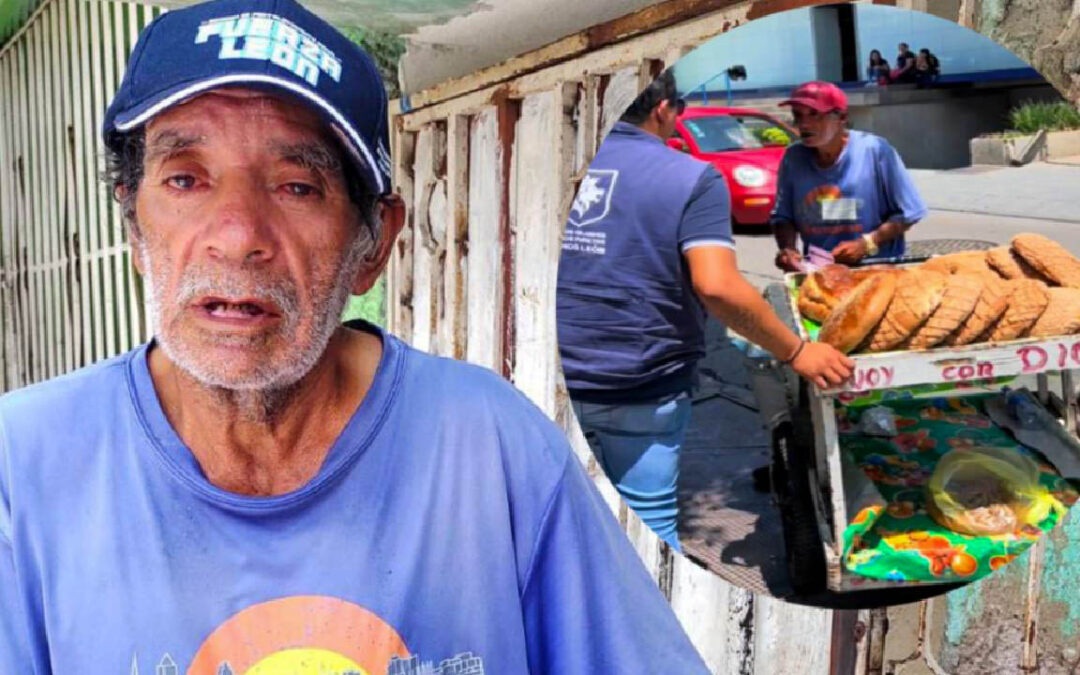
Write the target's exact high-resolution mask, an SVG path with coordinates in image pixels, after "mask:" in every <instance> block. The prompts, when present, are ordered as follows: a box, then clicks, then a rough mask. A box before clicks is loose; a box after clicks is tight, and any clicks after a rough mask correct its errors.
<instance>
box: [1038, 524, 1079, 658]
mask: <svg viewBox="0 0 1080 675" xmlns="http://www.w3.org/2000/svg"><path fill="white" fill-rule="evenodd" d="M1045 555H1046V564H1045V567H1044V568H1043V576H1042V587H1043V596H1042V601H1043V602H1044V603H1054V604H1056V605H1059V606H1060V607H1057V608H1055V609H1057V610H1058V611H1059V612H1061V619H1060V621H1058V622H1057V626H1056V628H1057V630H1059V631H1060V632H1061V635H1062V637H1063V638H1065V639H1066V640H1073V639H1074V638H1075V637H1076V636H1077V634H1078V633H1080V595H1078V594H1077V592H1076V575H1077V570H1080V519H1078V518H1076V517H1075V516H1070V517H1066V519H1065V521H1064V522H1063V523H1062V524H1061V525H1060V526H1059V527H1058V528H1057V529H1055V530H1054V532H1053V533H1051V534H1050V536H1049V537H1048V538H1047V542H1046V554H1045Z"/></svg>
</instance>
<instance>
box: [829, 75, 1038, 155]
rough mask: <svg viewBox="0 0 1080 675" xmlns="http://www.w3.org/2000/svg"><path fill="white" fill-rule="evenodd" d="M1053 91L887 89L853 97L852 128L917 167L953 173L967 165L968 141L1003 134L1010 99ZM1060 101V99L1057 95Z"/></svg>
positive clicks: (1024, 89) (1017, 88)
mask: <svg viewBox="0 0 1080 675" xmlns="http://www.w3.org/2000/svg"><path fill="white" fill-rule="evenodd" d="M1047 92H1049V93H1050V94H1052V93H1054V92H1053V88H1052V87H1050V86H1048V85H1045V86H1034V87H1016V88H1008V89H983V90H973V91H972V90H968V91H949V90H938V91H918V90H909V91H895V90H894V91H888V92H881V93H880V94H877V93H874V94H866V95H862V96H858V95H856V96H852V101H851V111H850V115H849V117H850V120H851V126H852V127H853V128H855V129H862V130H864V131H870V132H872V133H875V134H878V135H879V136H883V137H884V138H886V139H888V141H889V142H890V143H891V144H892V145H893V147H895V148H896V149H897V151H898V152H899V153H900V156H901V157H903V159H904V163H905V164H906V165H907V166H909V167H911V168H917V169H953V168H957V167H962V166H968V165H969V164H970V161H971V156H970V149H969V141H970V140H971V139H972V138H973V137H975V136H978V135H980V134H985V133H991V132H995V131H1003V130H1004V129H1005V128H1006V127H1007V126H1008V121H1007V114H1008V111H1009V108H1010V107H1011V106H1012V105H1013V103H1014V100H1016V99H1020V100H1026V99H1030V98H1042V97H1044V96H1046V95H1047ZM1059 98H1060V95H1059Z"/></svg>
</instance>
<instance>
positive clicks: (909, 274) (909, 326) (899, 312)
mask: <svg viewBox="0 0 1080 675" xmlns="http://www.w3.org/2000/svg"><path fill="white" fill-rule="evenodd" d="M882 276H885V275H882ZM894 278H895V279H896V295H895V296H894V297H893V301H892V302H891V303H890V304H889V309H888V311H887V312H885V316H883V317H882V318H881V322H880V323H879V324H878V325H877V326H875V327H874V329H873V330H872V331H870V334H869V335H868V336H867V338H866V348H867V351H871V352H883V351H886V350H889V349H892V348H893V347H895V346H896V345H898V344H900V343H901V342H903V341H904V340H905V339H906V338H907V337H908V336H909V335H911V334H912V333H914V332H915V330H916V329H917V328H918V327H919V326H921V325H922V324H923V322H925V321H926V319H927V318H928V317H929V316H930V315H931V314H932V313H933V312H934V310H935V309H937V306H938V305H939V304H941V298H942V296H944V294H945V284H946V282H947V281H948V279H949V275H947V274H945V273H943V272H935V271H933V270H918V271H913V270H908V271H905V272H904V273H903V274H900V275H895V276H894Z"/></svg>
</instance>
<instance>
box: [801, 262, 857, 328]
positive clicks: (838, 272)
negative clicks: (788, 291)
mask: <svg viewBox="0 0 1080 675" xmlns="http://www.w3.org/2000/svg"><path fill="white" fill-rule="evenodd" d="M858 285H859V284H858V282H857V281H856V280H855V278H854V277H853V276H852V274H851V270H850V269H849V268H848V267H846V266H845V265H826V266H825V267H823V268H821V269H820V270H817V271H815V272H811V273H810V274H807V275H806V278H805V279H804V280H803V283H802V286H800V287H799V312H800V313H802V315H803V316H805V317H806V318H808V319H811V320H813V321H817V322H818V323H821V322H823V321H825V319H827V318H829V313H830V312H832V309H833V308H834V307H836V305H837V304H839V302H840V301H841V300H843V299H844V297H845V296H847V295H848V294H849V293H851V291H853V290H855V287H856V286H858Z"/></svg>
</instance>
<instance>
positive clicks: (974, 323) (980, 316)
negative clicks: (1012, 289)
mask: <svg viewBox="0 0 1080 675" xmlns="http://www.w3.org/2000/svg"><path fill="white" fill-rule="evenodd" d="M976 276H977V277H978V278H979V281H980V283H981V284H982V292H981V293H980V294H979V299H978V301H977V302H976V303H975V308H974V309H973V310H972V312H971V315H970V316H969V317H968V318H967V320H966V321H964V323H963V324H961V325H960V327H959V328H957V329H956V330H955V331H953V332H952V333H950V334H949V335H948V336H946V338H945V339H944V340H943V341H942V344H945V345H949V346H951V347H957V346H962V345H966V344H971V343H972V342H974V341H975V340H977V339H978V338H979V336H981V335H982V334H983V333H985V332H986V329H987V328H989V327H990V326H991V325H993V324H994V323H995V322H997V320H998V319H1000V318H1001V315H1002V314H1004V313H1005V309H1006V308H1007V307H1008V306H1009V285H1008V283H1009V282H1007V281H1005V280H1004V279H1002V278H1001V277H999V276H998V275H997V274H996V273H995V272H982V273H980V274H978V275H976Z"/></svg>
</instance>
